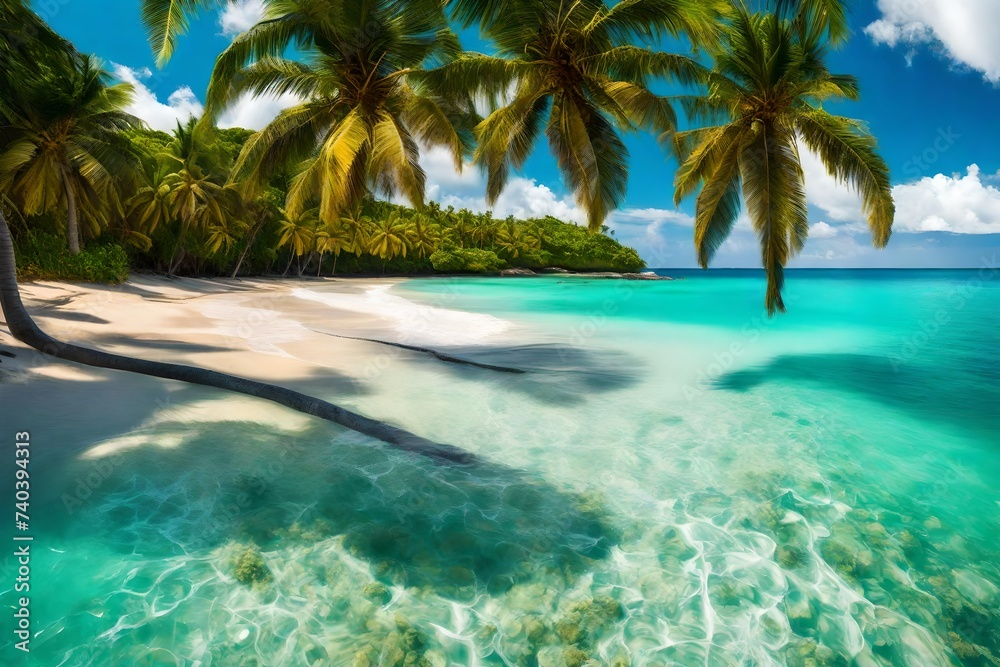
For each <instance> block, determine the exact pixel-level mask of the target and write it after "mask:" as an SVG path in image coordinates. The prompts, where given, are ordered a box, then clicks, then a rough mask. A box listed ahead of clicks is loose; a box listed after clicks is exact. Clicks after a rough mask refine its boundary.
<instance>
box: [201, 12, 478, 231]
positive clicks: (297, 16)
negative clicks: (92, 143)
mask: <svg viewBox="0 0 1000 667" xmlns="http://www.w3.org/2000/svg"><path fill="white" fill-rule="evenodd" d="M267 8H268V9H267V11H268V14H267V20H265V21H263V22H261V23H259V24H258V25H257V26H255V27H253V28H251V29H250V30H249V31H247V32H246V33H244V34H242V35H240V36H239V37H237V38H236V39H235V40H234V41H233V43H232V44H231V45H230V46H229V48H227V49H226V50H225V51H224V52H223V53H222V55H220V56H219V59H218V60H217V61H216V65H215V70H214V72H213V74H212V82H211V85H210V87H209V92H208V101H207V109H208V111H209V113H212V114H217V113H219V112H220V111H221V110H222V109H224V108H225V107H226V105H228V104H230V103H231V102H232V101H234V100H235V99H236V98H237V97H238V96H240V95H242V94H244V93H249V94H252V95H263V94H281V93H295V94H298V95H300V96H301V97H303V98H305V99H306V101H305V102H303V103H302V104H300V105H298V106H295V107H292V108H291V109H288V110H286V111H284V112H282V113H281V114H280V115H279V116H278V117H277V118H276V119H275V120H274V121H273V122H272V123H271V124H270V125H268V126H267V127H266V128H265V129H264V130H263V131H262V132H259V133H257V134H256V135H254V136H253V137H252V138H251V139H250V140H249V141H248V142H247V144H246V146H245V147H244V150H243V152H242V154H241V155H240V157H239V159H238V161H237V164H236V166H235V174H234V178H235V180H240V181H245V183H246V188H247V189H248V190H249V191H252V190H253V188H254V187H255V186H256V185H259V184H261V183H264V182H266V181H267V179H268V178H269V177H270V176H271V174H272V173H273V172H274V170H275V169H277V168H280V167H283V166H288V165H299V171H298V173H297V175H296V176H295V178H294V179H293V181H292V184H291V187H290V189H289V193H288V202H287V207H288V209H289V211H290V212H293V213H294V212H296V211H300V210H302V209H303V208H308V207H310V206H312V205H313V204H314V202H316V201H318V204H319V216H320V219H322V220H323V221H324V222H328V223H329V222H333V221H335V220H336V219H337V218H338V217H340V215H341V214H343V213H344V212H345V211H348V210H350V209H351V208H353V207H354V206H355V205H356V204H358V203H359V202H360V201H361V200H362V198H363V197H365V196H366V195H368V194H369V193H371V192H381V193H383V194H386V195H389V194H394V193H398V194H401V195H403V196H405V197H406V198H407V199H408V200H409V201H410V202H411V203H412V204H413V205H414V206H416V207H418V208H419V207H420V206H422V205H423V201H424V185H425V181H426V176H425V174H424V171H423V169H422V168H421V166H420V164H419V162H418V158H419V144H418V142H423V143H424V144H426V145H444V146H446V147H447V148H448V149H449V150H450V151H451V153H452V154H453V157H454V160H455V164H456V167H457V168H460V167H461V165H462V162H463V159H464V157H465V156H466V155H468V154H471V144H472V140H473V137H472V132H471V122H465V121H464V120H463V119H465V118H467V117H471V114H472V113H473V105H472V101H471V98H469V96H468V95H465V96H464V97H462V96H455V97H451V98H448V99H445V98H444V97H441V96H435V95H430V94H426V91H425V90H423V88H422V87H421V86H420V85H419V82H416V81H413V80H411V79H412V78H413V77H412V75H413V74H414V73H417V72H419V71H420V70H421V69H422V68H423V67H425V66H433V65H435V64H440V63H442V62H445V61H447V60H449V59H450V58H452V57H454V55H456V54H457V53H458V52H459V44H458V40H457V38H456V37H455V35H454V34H453V33H452V32H451V30H450V29H449V27H448V24H447V21H446V19H445V16H444V12H443V10H442V8H441V3H440V1H439V0H411V1H410V2H405V3H403V2H398V0H372V1H371V2H363V3H359V2H356V0H280V1H279V0H268V2H267ZM291 47H295V48H296V53H297V55H299V56H300V58H301V59H300V60H292V59H289V58H286V57H285V53H286V51H288V50H289V48H291ZM463 122H465V125H464V126H463Z"/></svg>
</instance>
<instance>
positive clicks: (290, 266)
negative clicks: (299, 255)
mask: <svg viewBox="0 0 1000 667" xmlns="http://www.w3.org/2000/svg"><path fill="white" fill-rule="evenodd" d="M293 261H295V253H294V252H291V251H289V253H288V264H285V272H284V273H282V274H281V277H282V278H285V277H286V276H288V269H290V268H292V262H293Z"/></svg>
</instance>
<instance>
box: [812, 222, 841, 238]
mask: <svg viewBox="0 0 1000 667" xmlns="http://www.w3.org/2000/svg"><path fill="white" fill-rule="evenodd" d="M838 233H840V232H839V230H838V229H837V228H836V227H834V226H833V225H830V224H827V223H825V222H817V223H816V224H815V225H811V226H810V227H809V238H813V239H832V238H833V237H834V236H836V235H837V234H838Z"/></svg>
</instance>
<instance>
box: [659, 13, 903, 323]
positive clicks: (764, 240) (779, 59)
mask: <svg viewBox="0 0 1000 667" xmlns="http://www.w3.org/2000/svg"><path fill="white" fill-rule="evenodd" d="M824 44H825V41H824V39H823V37H822V33H821V32H819V31H808V30H807V31H799V30H797V28H796V27H795V26H793V22H792V21H790V20H787V19H781V18H779V17H778V16H776V15H774V14H759V13H758V14H753V13H751V12H750V11H749V10H748V9H746V8H745V7H740V8H738V10H737V12H736V15H735V16H734V17H733V19H732V21H731V23H730V25H729V27H728V29H727V30H726V33H725V36H724V39H723V46H722V48H721V49H720V50H719V52H718V53H717V54H716V57H715V66H714V68H713V70H712V72H711V73H710V75H709V78H708V93H707V95H706V96H704V97H702V98H698V99H693V100H691V101H690V104H689V107H690V111H691V112H692V114H693V115H695V116H699V117H701V118H704V119H713V120H716V121H720V120H721V121H722V122H721V124H718V125H710V126H708V127H704V128H701V129H696V130H690V131H687V132H680V133H678V134H677V135H676V136H675V145H676V148H677V151H678V153H679V155H680V156H681V158H682V160H681V166H680V168H679V170H678V171H677V175H676V194H675V199H676V201H677V202H678V203H679V202H680V201H681V200H682V199H683V198H685V197H687V196H689V195H691V194H694V193H695V192H697V191H699V189H700V192H699V194H698V198H697V210H696V215H695V230H694V231H695V247H696V250H697V253H698V262H699V263H700V264H701V265H702V266H703V267H706V268H707V267H708V264H709V263H710V262H711V260H712V257H713V255H714V254H715V252H716V250H718V248H719V246H721V245H722V243H723V242H724V241H725V240H726V238H728V236H729V234H730V232H732V229H733V225H734V224H735V222H736V219H737V217H738V215H739V212H740V208H741V194H742V200H745V202H746V206H747V212H748V213H749V216H750V222H751V224H752V225H753V228H754V231H755V232H756V234H757V237H758V239H759V241H760V245H761V257H762V261H763V264H764V269H765V270H766V272H767V297H766V306H767V311H768V313H769V314H771V315H773V314H774V313H775V312H777V311H780V312H784V310H785V306H784V303H783V302H782V299H781V289H782V286H783V284H784V267H785V265H786V263H787V262H788V260H789V258H790V257H792V256H793V255H794V254H795V253H797V252H798V251H800V250H801V249H802V247H803V246H804V244H805V242H806V238H807V236H808V234H809V220H808V208H807V205H806V195H805V183H804V176H803V173H802V165H801V163H800V160H799V148H798V141H797V139H798V140H801V142H802V143H803V144H804V145H805V146H806V147H807V148H808V149H810V150H812V151H813V152H815V153H816V154H817V155H818V156H819V157H820V159H821V160H822V161H823V164H824V165H825V166H826V169H827V171H829V172H830V174H831V175H832V176H833V177H835V178H836V179H837V180H838V181H841V182H844V183H848V184H850V185H852V186H853V187H854V188H856V189H857V191H858V192H859V193H860V194H861V197H862V201H863V206H864V212H865V214H866V216H867V218H868V223H869V226H870V228H871V232H872V241H873V243H874V245H875V247H877V248H881V247H884V246H885V245H886V243H887V242H888V241H889V236H890V234H891V233H892V223H893V217H894V214H895V206H894V204H893V201H892V188H891V185H890V181H889V169H888V167H887V166H886V163H885V161H884V160H883V159H882V158H881V157H880V156H879V154H878V153H877V152H876V140H875V138H874V137H873V136H872V135H871V134H869V133H868V132H867V131H866V130H865V128H864V126H863V125H862V124H861V123H860V122H859V121H856V120H852V119H850V118H844V117H841V116H836V115H833V114H831V113H829V112H827V111H825V110H824V109H823V107H822V102H823V101H825V100H830V99H834V100H836V99H848V100H856V99H858V87H857V82H856V81H855V79H854V78H853V77H851V76H846V75H837V74H831V73H830V72H829V71H828V70H827V68H826V66H825V65H824V63H823V58H824V55H825V51H824Z"/></svg>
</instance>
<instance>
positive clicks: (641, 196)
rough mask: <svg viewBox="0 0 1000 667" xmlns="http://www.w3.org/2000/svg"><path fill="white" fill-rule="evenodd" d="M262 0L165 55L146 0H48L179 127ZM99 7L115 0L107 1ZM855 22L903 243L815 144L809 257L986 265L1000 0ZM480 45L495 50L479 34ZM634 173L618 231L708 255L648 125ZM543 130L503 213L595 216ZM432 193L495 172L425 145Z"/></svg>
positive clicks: (635, 143) (240, 121)
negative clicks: (837, 176)
mask: <svg viewBox="0 0 1000 667" xmlns="http://www.w3.org/2000/svg"><path fill="white" fill-rule="evenodd" d="M259 5H260V0H242V1H241V2H240V3H238V4H236V5H232V6H230V7H229V8H228V10H227V11H225V12H220V11H212V12H206V13H204V14H203V15H202V16H201V18H200V19H198V20H196V21H195V22H194V24H193V26H192V29H191V31H190V32H189V33H188V34H187V35H186V36H184V37H182V38H181V40H180V43H179V45H178V49H177V51H176V53H175V55H174V57H173V59H172V60H171V61H170V63H169V64H168V65H167V67H166V68H164V69H163V70H157V69H156V67H155V65H154V61H153V57H152V55H151V53H150V50H149V46H148V43H147V41H146V37H145V34H144V32H143V29H142V27H141V25H140V22H139V2H138V0H103V1H102V2H101V3H100V4H99V5H98V4H97V3H94V2H93V1H92V0H44V1H36V2H34V7H35V9H36V11H38V12H39V14H41V15H42V16H43V18H45V19H46V20H48V21H49V23H50V24H51V25H52V26H53V27H55V28H56V29H57V30H58V31H59V32H60V33H62V34H63V35H65V36H66V37H68V38H70V39H71V40H73V41H74V42H75V43H76V45H77V46H78V48H80V49H81V50H84V51H88V52H92V53H95V54H96V55H98V56H99V57H101V58H103V59H104V60H105V61H106V62H107V63H108V67H109V68H110V69H112V70H113V71H115V72H116V74H117V75H118V76H120V77H121V78H123V79H126V80H130V81H132V82H133V83H134V84H135V85H136V87H137V90H138V95H137V98H136V102H135V107H134V111H135V112H136V113H137V114H138V115H140V116H142V117H143V118H144V119H146V120H147V122H149V123H150V124H151V125H153V126H157V127H160V128H161V129H167V128H169V127H170V126H171V125H172V124H173V123H174V121H175V119H176V118H182V117H186V116H187V115H189V114H191V113H198V112H199V111H200V102H199V100H203V99H204V91H205V88H206V87H207V84H208V78H209V75H210V73H211V69H212V64H213V62H214V59H215V57H216V55H217V54H218V53H219V52H220V51H221V50H223V49H224V48H225V47H226V45H227V44H228V43H229V40H230V37H229V36H228V34H227V33H230V34H231V33H232V32H233V31H236V30H238V29H239V28H240V27H242V26H245V25H248V24H249V22H252V20H253V17H254V15H255V14H256V12H257V10H258V8H259ZM95 7H100V10H99V11H95ZM851 24H852V29H853V36H852V38H851V40H850V42H849V43H848V44H847V46H846V47H844V48H842V49H841V50H839V51H837V52H834V53H833V54H832V55H831V57H830V62H831V69H833V70H834V71H837V72H844V73H851V74H854V75H856V76H857V77H858V78H859V79H860V82H861V89H862V95H863V99H862V101H861V102H858V103H848V104H840V105H837V106H836V107H835V108H831V110H832V111H834V112H835V113H840V114H843V115H848V116H851V117H854V118H860V119H863V120H865V121H866V122H868V123H869V125H870V127H871V129H872V131H873V132H874V134H875V135H876V136H877V137H879V141H880V148H881V151H882V153H883V155H884V156H885V158H886V160H887V161H888V163H889V166H890V168H891V170H892V174H893V183H894V185H895V192H894V194H895V196H896V201H897V209H898V213H897V217H896V233H895V234H894V236H893V238H892V241H891V242H890V244H889V247H888V248H887V249H885V250H882V251H875V250H873V249H872V248H871V247H870V243H869V239H868V236H867V233H866V231H865V229H864V222H863V218H862V217H861V214H860V204H859V202H858V201H857V198H856V196H854V195H853V193H851V192H849V191H847V190H845V189H844V188H842V187H840V186H838V185H837V184H836V183H834V182H833V181H832V180H831V179H829V178H827V177H825V176H824V175H823V173H822V169H821V167H820V166H819V164H818V162H816V160H815V159H812V158H811V157H810V156H809V155H803V160H804V166H805V169H806V175H807V189H808V192H809V199H810V211H811V215H810V221H811V224H812V235H811V238H810V241H809V244H808V245H807V247H806V250H805V251H804V253H803V254H802V256H800V257H799V258H796V260H795V263H794V266H801V267H839V266H872V267H883V266H885V267H903V266H918V267H954V266H968V267H979V266H981V265H983V264H984V263H995V261H996V259H995V257H996V256H997V255H1000V123H998V122H996V117H997V111H998V109H1000V40H997V39H996V37H995V31H996V28H997V26H1000V3H998V2H997V1H996V0H921V2H913V1H912V0H878V2H876V0H854V2H853V3H852V14H851ZM463 39H464V43H465V45H466V48H470V49H475V50H487V51H488V50H489V46H488V45H484V44H483V43H482V42H480V41H479V40H478V39H477V37H476V35H474V34H471V35H469V34H467V35H464V36H463ZM292 102H293V101H292V100H243V101H241V102H240V103H239V104H238V105H237V106H236V108H234V109H232V110H230V112H229V113H228V114H227V115H226V116H224V117H223V119H222V121H221V123H222V124H229V125H241V126H245V127H254V128H255V129H259V127H262V126H263V125H264V124H266V122H267V121H268V120H269V119H270V118H271V117H273V115H274V113H276V112H277V110H278V109H280V108H281V107H282V106H287V105H288V104H291V103H292ZM627 144H628V147H629V151H630V153H631V179H630V184H629V194H628V200H627V203H626V205H625V206H624V207H623V208H622V210H621V211H619V212H617V213H615V214H614V215H613V216H612V218H611V226H612V227H613V228H614V229H615V231H616V234H617V236H618V237H619V238H620V239H621V240H623V241H625V242H628V243H629V244H631V245H634V246H635V247H636V248H637V249H639V251H640V253H641V254H642V255H643V257H644V258H645V259H646V260H647V262H648V263H649V264H650V265H651V266H663V267H688V266H693V265H694V251H693V249H692V242H691V237H692V230H691V214H692V212H693V206H692V203H691V202H685V204H683V205H682V206H681V208H680V209H679V210H676V209H674V206H673V203H672V188H671V183H672V180H673V172H674V168H675V166H676V164H675V162H674V161H672V160H670V159H668V158H667V157H666V155H665V154H664V153H663V152H662V150H661V149H660V148H659V147H658V146H657V145H656V144H655V142H653V141H652V139H651V138H650V137H648V136H633V137H629V138H628V139H627ZM546 148H547V147H546V146H545V144H544V142H542V143H540V144H539V146H538V150H536V152H535V155H533V157H532V158H531V160H529V163H528V165H527V166H526V168H525V171H524V173H523V174H521V175H520V177H519V178H516V179H513V180H512V183H511V187H510V188H509V189H508V191H507V192H506V193H505V194H504V196H503V197H502V199H501V201H500V202H499V203H498V206H497V210H496V213H497V214H498V215H507V214H510V213H513V214H519V215H531V214H545V213H551V214H554V215H557V216H558V217H563V218H576V219H582V218H581V214H580V211H579V209H578V208H577V207H576V206H575V204H574V202H573V200H572V197H571V196H569V195H568V194H567V193H566V191H565V188H564V187H563V186H562V183H561V180H560V178H559V174H558V172H557V170H556V168H555V163H554V162H553V160H552V159H551V157H550V156H549V155H548V153H547V150H546ZM424 164H425V168H426V169H427V171H428V176H429V191H428V194H429V196H431V197H432V198H435V199H439V200H441V201H443V202H444V203H451V204H454V205H456V206H463V205H464V206H469V207H470V208H476V209H482V208H484V207H485V204H484V202H483V192H484V184H483V181H482V178H481V177H480V175H479V174H478V173H477V172H476V171H475V170H473V169H469V170H466V171H465V172H463V174H462V175H456V174H454V172H453V171H452V170H451V168H450V167H449V162H448V160H447V159H445V157H444V156H443V155H442V154H440V153H439V152H435V151H430V152H428V153H427V154H426V155H425V158H424ZM758 261H759V258H758V251H757V249H756V246H755V240H754V238H753V234H752V232H751V230H750V229H749V227H748V226H747V225H746V223H745V221H742V222H741V223H740V224H739V225H738V226H737V230H736V231H735V232H734V235H733V237H732V239H731V241H730V242H729V243H728V244H727V245H726V246H725V247H724V248H723V249H722V250H721V251H720V253H719V255H718V257H717V260H716V265H717V266H720V267H724V266H756V265H757V264H758Z"/></svg>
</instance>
